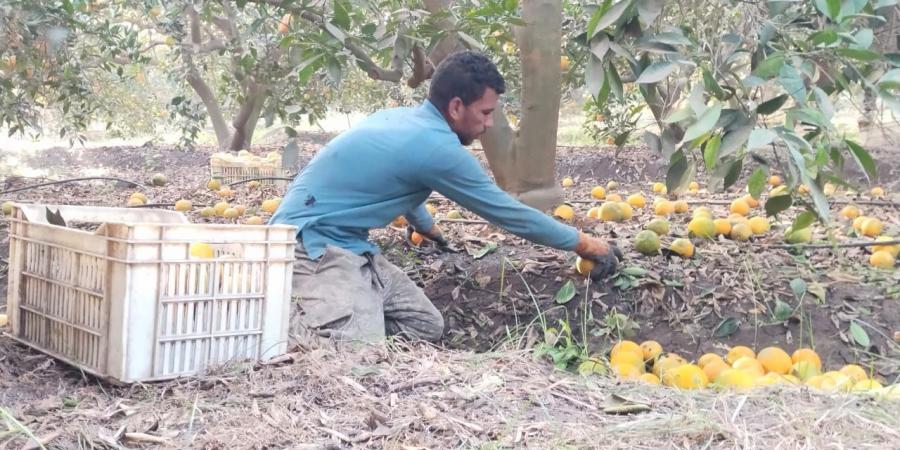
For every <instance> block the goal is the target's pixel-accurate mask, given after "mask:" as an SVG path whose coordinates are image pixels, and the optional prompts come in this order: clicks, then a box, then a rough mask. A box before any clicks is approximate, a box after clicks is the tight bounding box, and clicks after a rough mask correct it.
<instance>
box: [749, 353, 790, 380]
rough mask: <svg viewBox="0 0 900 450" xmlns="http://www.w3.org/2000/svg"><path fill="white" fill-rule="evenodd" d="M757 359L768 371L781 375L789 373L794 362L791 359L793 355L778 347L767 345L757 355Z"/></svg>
mask: <svg viewBox="0 0 900 450" xmlns="http://www.w3.org/2000/svg"><path fill="white" fill-rule="evenodd" d="M756 359H757V360H758V361H759V362H760V363H761V364H762V366H763V367H764V368H765V369H766V372H775V373H779V374H781V375H785V374H787V373H789V372H790V371H791V366H792V365H793V364H794V362H793V361H791V356H790V355H788V354H787V352H786V351H784V350H782V349H780V348H778V347H766V348H764V349H762V350H760V351H759V354H757V355H756Z"/></svg>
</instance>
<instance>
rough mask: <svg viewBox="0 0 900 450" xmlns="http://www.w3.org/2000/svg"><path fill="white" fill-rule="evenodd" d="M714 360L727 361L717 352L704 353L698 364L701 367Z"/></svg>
mask: <svg viewBox="0 0 900 450" xmlns="http://www.w3.org/2000/svg"><path fill="white" fill-rule="evenodd" d="M713 361H722V362H725V360H724V359H722V357H721V356H719V355H717V354H715V353H704V354H703V356H701V357H700V358H699V359H697V365H698V366H700V367H706V365H707V364H709V363H711V362H713Z"/></svg>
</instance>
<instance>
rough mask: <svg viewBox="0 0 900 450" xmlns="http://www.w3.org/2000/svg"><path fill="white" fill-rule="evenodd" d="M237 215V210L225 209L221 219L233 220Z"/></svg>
mask: <svg viewBox="0 0 900 450" xmlns="http://www.w3.org/2000/svg"><path fill="white" fill-rule="evenodd" d="M239 215H240V214H239V213H238V210H237V209H235V208H226V209H225V211H222V217H224V218H226V219H235V218H237V216H239Z"/></svg>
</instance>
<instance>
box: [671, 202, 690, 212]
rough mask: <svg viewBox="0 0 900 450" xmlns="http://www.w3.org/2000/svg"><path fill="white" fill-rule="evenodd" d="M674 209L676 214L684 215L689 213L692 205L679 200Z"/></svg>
mask: <svg viewBox="0 0 900 450" xmlns="http://www.w3.org/2000/svg"><path fill="white" fill-rule="evenodd" d="M674 208H675V213H676V214H684V213H686V212H688V209H690V205H688V202H687V200H678V201H677V202H675V205H674Z"/></svg>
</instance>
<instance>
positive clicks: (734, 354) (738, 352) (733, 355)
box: [725, 345, 756, 364]
mask: <svg viewBox="0 0 900 450" xmlns="http://www.w3.org/2000/svg"><path fill="white" fill-rule="evenodd" d="M745 356H749V357H750V358H754V359H755V358H756V352H754V351H753V349H751V348H750V347H745V346H743V345H736V346H734V347H731V349H730V350H728V354H727V355H725V361H726V362H728V364H734V362H735V361H737V360H738V359H740V358H743V357H745Z"/></svg>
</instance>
